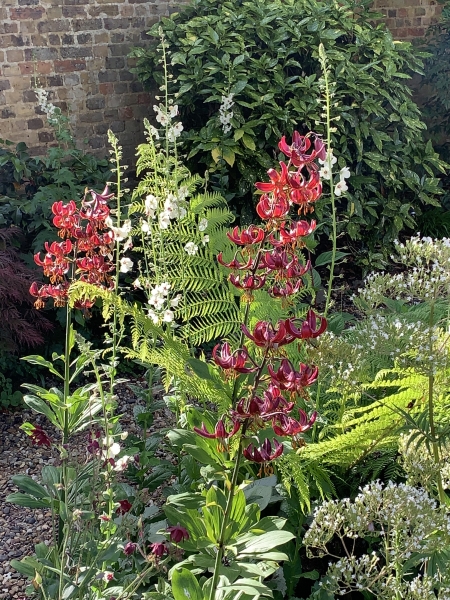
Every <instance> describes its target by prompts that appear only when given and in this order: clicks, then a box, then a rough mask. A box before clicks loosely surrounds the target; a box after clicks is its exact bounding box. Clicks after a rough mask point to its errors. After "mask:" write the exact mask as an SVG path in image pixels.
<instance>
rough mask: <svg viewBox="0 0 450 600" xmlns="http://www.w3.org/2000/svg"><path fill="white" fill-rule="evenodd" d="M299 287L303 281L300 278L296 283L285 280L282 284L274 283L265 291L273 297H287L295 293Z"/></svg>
mask: <svg viewBox="0 0 450 600" xmlns="http://www.w3.org/2000/svg"><path fill="white" fill-rule="evenodd" d="M301 287H303V281H302V280H301V279H299V280H298V281H297V282H296V283H292V282H290V281H286V283H285V284H284V286H283V285H281V284H280V283H275V284H274V285H273V286H272V287H270V288H269V289H268V290H267V293H268V294H269V295H270V296H272V297H273V298H287V297H288V296H293V295H294V294H296V293H297V292H298V291H299V289H300V288H301Z"/></svg>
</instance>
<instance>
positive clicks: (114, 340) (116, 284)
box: [110, 142, 122, 394]
mask: <svg viewBox="0 0 450 600" xmlns="http://www.w3.org/2000/svg"><path fill="white" fill-rule="evenodd" d="M113 148H114V155H115V160H116V173H117V181H116V186H117V193H116V198H117V223H116V227H117V228H119V227H120V223H121V205H120V201H121V195H122V189H121V171H120V159H121V153H120V151H119V148H118V147H117V142H115V144H114V146H113ZM119 272H120V242H119V241H116V277H115V280H114V295H115V296H116V297H117V295H118V293H119ZM117 345H118V344H117V306H116V303H115V302H114V309H113V330H112V358H111V363H112V364H111V375H110V393H111V394H112V392H113V386H114V378H115V374H116V355H117Z"/></svg>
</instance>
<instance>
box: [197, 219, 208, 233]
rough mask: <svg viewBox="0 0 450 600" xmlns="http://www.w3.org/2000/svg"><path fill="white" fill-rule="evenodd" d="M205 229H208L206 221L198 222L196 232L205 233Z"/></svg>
mask: <svg viewBox="0 0 450 600" xmlns="http://www.w3.org/2000/svg"><path fill="white" fill-rule="evenodd" d="M207 227H208V219H200V222H199V224H198V230H199V231H205V230H206V228H207Z"/></svg>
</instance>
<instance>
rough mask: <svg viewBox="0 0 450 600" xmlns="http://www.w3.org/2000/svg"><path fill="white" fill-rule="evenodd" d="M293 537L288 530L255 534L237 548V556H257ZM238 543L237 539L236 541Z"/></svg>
mask: <svg viewBox="0 0 450 600" xmlns="http://www.w3.org/2000/svg"><path fill="white" fill-rule="evenodd" d="M293 537H295V536H294V534H293V533H291V532H290V531H270V532H268V533H263V534H262V535H255V536H252V537H251V538H250V539H248V540H247V541H246V542H245V543H244V544H243V545H242V548H239V555H238V557H240V558H242V557H244V556H253V557H255V558H257V557H258V556H260V555H261V554H263V553H265V552H270V551H271V550H273V549H274V548H276V547H277V546H281V545H283V544H286V543H287V542H289V540H292V538H293ZM236 543H237V544H238V545H240V544H239V539H238V541H237V542H236Z"/></svg>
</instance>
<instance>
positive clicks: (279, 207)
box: [256, 194, 291, 219]
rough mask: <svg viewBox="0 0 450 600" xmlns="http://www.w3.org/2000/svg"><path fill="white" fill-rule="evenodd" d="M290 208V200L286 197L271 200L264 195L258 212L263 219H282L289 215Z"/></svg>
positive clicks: (257, 209)
mask: <svg viewBox="0 0 450 600" xmlns="http://www.w3.org/2000/svg"><path fill="white" fill-rule="evenodd" d="M290 208H291V205H290V203H289V200H288V199H287V198H286V197H285V196H278V197H272V198H271V197H270V196H268V195H267V194H263V195H262V196H261V199H260V201H259V202H258V204H257V205H256V212H257V213H258V215H259V216H260V217H261V219H282V218H283V217H285V216H286V215H287V214H288V212H289V210H290Z"/></svg>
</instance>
